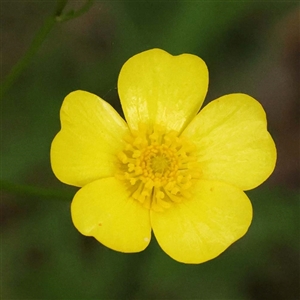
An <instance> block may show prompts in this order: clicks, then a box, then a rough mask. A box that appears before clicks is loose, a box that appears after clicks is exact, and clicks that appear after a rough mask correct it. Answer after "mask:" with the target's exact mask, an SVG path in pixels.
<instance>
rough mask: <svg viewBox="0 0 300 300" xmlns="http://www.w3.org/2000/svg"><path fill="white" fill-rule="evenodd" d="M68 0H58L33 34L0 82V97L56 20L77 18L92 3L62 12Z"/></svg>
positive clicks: (25, 65) (27, 62) (22, 69)
mask: <svg viewBox="0 0 300 300" xmlns="http://www.w3.org/2000/svg"><path fill="white" fill-rule="evenodd" d="M67 2H68V0H58V1H57V5H56V9H55V11H54V13H53V14H52V15H51V16H49V17H48V18H47V19H46V20H45V22H44V24H43V25H42V27H41V28H40V30H39V31H38V32H37V34H36V35H35V37H34V39H33V41H32V43H31V45H30V47H29V49H28V50H27V52H26V53H25V54H24V55H23V57H21V59H20V60H19V61H18V62H17V63H16V64H15V66H14V67H13V68H12V70H11V71H10V73H9V74H8V75H7V77H6V78H5V80H4V82H3V84H1V95H0V98H1V99H2V98H3V96H4V94H5V93H6V92H7V91H8V90H9V89H10V87H11V86H12V85H13V83H14V82H15V81H16V79H17V78H18V77H19V76H20V74H21V73H22V72H23V71H24V69H25V68H26V67H27V66H28V65H29V63H30V61H31V60H32V58H33V57H34V56H35V54H36V53H37V51H38V50H39V48H40V47H41V45H42V43H43V42H44V41H45V39H46V37H47V35H48V34H49V32H50V31H51V30H52V28H53V27H54V25H55V24H56V23H58V22H64V21H69V20H71V19H74V18H77V17H79V16H81V15H82V14H84V13H85V12H87V11H88V10H89V9H90V7H91V6H92V4H93V0H87V2H86V3H85V4H84V5H83V6H82V8H80V9H79V10H78V11H70V12H68V13H65V14H63V13H62V11H63V9H64V8H65V6H66V5H67Z"/></svg>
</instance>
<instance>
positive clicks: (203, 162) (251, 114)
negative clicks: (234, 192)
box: [182, 94, 276, 190]
mask: <svg viewBox="0 0 300 300" xmlns="http://www.w3.org/2000/svg"><path fill="white" fill-rule="evenodd" d="M182 135H183V136H186V137H188V138H189V139H190V140H192V141H193V142H194V143H195V144H196V146H197V148H198V150H197V151H198V153H197V156H198V161H199V167H200V168H201V172H202V178H203V179H209V180H220V181H224V182H227V183H230V184H234V185H236V186H238V187H240V188H242V189H243V190H249V189H252V188H254V187H256V186H258V185H260V184H261V183H262V182H264V181H265V180H266V179H267V178H268V177H269V176H270V174H271V173H272V172H273V170H274V168H275V163H276V147H275V144H274V142H273V140H272V137H271V136H270V134H269V133H268V131H267V121H266V115H265V112H264V110H263V108H262V106H261V105H260V104H259V102H257V101H256V100H255V99H253V98H251V97H250V96H248V95H245V94H230V95H226V96H223V97H220V98H218V99H217V100H215V101H212V102H211V103H209V104H208V105H207V106H206V107H204V108H203V110H201V111H200V113H199V114H198V115H197V116H196V117H195V119H194V120H193V121H192V122H191V123H190V124H189V125H188V127H187V128H186V130H185V131H184V132H183V134H182Z"/></svg>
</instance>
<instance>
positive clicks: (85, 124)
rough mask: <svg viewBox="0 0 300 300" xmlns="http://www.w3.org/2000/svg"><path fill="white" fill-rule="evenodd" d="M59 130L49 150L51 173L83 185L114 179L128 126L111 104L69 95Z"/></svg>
mask: <svg viewBox="0 0 300 300" xmlns="http://www.w3.org/2000/svg"><path fill="white" fill-rule="evenodd" d="M60 119H61V130H60V132H59V133H58V134H57V135H56V136H55V138H54V140H53V142H52V144H51V150H50V159H51V166H52V169H53V172H54V174H55V175H56V176H57V178H58V179H59V180H61V181H62V182H64V183H67V184H70V185H74V186H84V185H85V184H87V183H89V182H92V181H94V180H96V179H99V178H103V177H110V176H114V174H115V171H116V163H115V161H116V157H115V154H116V153H117V152H118V151H120V150H121V149H122V148H123V147H124V143H125V142H124V141H123V137H124V136H125V135H126V134H128V127H127V124H126V123H125V121H124V120H123V119H122V118H121V117H120V115H119V114H118V113H117V112H116V111H115V110H114V109H113V107H111V105H110V104H108V103H107V102H105V101H104V100H102V99H101V98H100V97H98V96H96V95H94V94H92V93H89V92H85V91H81V90H79V91H75V92H71V93H70V94H68V95H67V96H66V98H65V99H64V102H63V104H62V107H61V110H60Z"/></svg>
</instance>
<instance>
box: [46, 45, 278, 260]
mask: <svg viewBox="0 0 300 300" xmlns="http://www.w3.org/2000/svg"><path fill="white" fill-rule="evenodd" d="M207 88H208V70H207V67H206V65H205V63H204V62H203V60H201V59H200V58H199V57H197V56H195V55H190V54H182V55H179V56H172V55H170V54H168V53H167V52H165V51H163V50H160V49H152V50H149V51H145V52H142V53H139V54H137V55H135V56H133V57H132V58H130V59H129V60H128V61H127V62H126V63H125V64H124V65H123V67H122V69H121V72H120V75H119V79H118V92H119V96H120V100H121V104H122V108H123V112H124V115H125V119H126V122H125V121H124V120H123V119H122V118H121V117H120V116H119V115H118V113H117V112H116V111H115V110H114V109H113V108H112V107H111V106H110V105H109V104H108V103H107V102H105V101H104V100H102V99H101V98H99V97H98V96H96V95H94V94H91V93H88V92H84V91H75V92H72V93H70V94H69V95H68V96H67V97H66V98H65V100H64V102H63V104H62V108H61V112H60V118H61V130H60V132H59V133H58V134H57V135H56V137H55V138H54V140H53V142H52V146H51V164H52V169H53V171H54V173H55V175H56V176H57V178H58V179H59V180H61V181H62V182H64V183H66V184H70V185H74V186H78V187H81V189H80V190H79V191H78V192H77V193H76V195H75V197H74V199H73V201H72V204H71V214H72V220H73V223H74V225H75V227H76V228H77V229H78V230H79V231H80V232H81V233H82V234H84V235H87V236H93V237H95V238H96V239H97V240H98V241H99V242H101V243H102V244H103V245H105V246H107V247H109V248H111V249H114V250H117V251H121V252H139V251H142V250H144V249H145V248H146V247H147V245H148V244H149V242H150V239H151V231H152V230H153V233H154V235H155V237H156V239H157V241H158V243H159V245H160V246H161V248H162V249H163V250H164V251H165V252H166V253H167V254H168V255H169V256H171V257H172V258H173V259H175V260H177V261H180V262H184V263H201V262H205V261H207V260H210V259H212V258H214V257H216V256H218V255H219V254H220V253H222V252H223V251H224V250H225V249H226V248H227V247H228V246H230V245H231V244H232V243H233V242H235V241H236V240H238V239H239V238H241V237H242V236H243V235H244V234H245V233H246V231H247V230H248V227H249V226H250V223H251V220H252V206H251V203H250V201H249V199H248V197H247V196H246V194H245V193H244V192H243V191H245V190H250V189H253V188H255V187H257V186H258V185H260V184H261V183H262V182H263V181H265V180H266V179H267V178H268V177H269V175H270V174H271V173H272V171H273V169H274V167H275V161H276V148H275V145H274V142H273V140H272V138H271V136H270V134H269V133H268V131H267V121H266V115H265V112H264V110H263V108H262V106H261V105H260V104H259V103H258V102H257V101H256V100H254V99H253V98H251V97H250V96H248V95H245V94H230V95H226V96H223V97H220V98H218V99H216V100H214V101H212V102H211V103H209V104H208V105H206V106H205V107H204V108H203V109H202V110H201V111H200V112H199V113H198V111H199V109H200V107H201V105H202V103H203V101H204V98H205V95H206V93H207Z"/></svg>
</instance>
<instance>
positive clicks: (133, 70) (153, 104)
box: [118, 49, 208, 131]
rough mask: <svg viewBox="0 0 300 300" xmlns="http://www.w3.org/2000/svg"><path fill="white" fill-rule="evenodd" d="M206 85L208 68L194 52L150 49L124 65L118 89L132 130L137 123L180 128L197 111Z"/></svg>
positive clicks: (177, 129) (178, 129)
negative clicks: (183, 52)
mask: <svg viewBox="0 0 300 300" xmlns="http://www.w3.org/2000/svg"><path fill="white" fill-rule="evenodd" d="M207 88H208V70H207V67H206V64H205V62H204V61H203V60H202V59H201V58H199V57H198V56H196V55H192V54H181V55H177V56H173V55H171V54H169V53H167V52H166V51H163V50H161V49H151V50H148V51H144V52H142V53H139V54H137V55H135V56H133V57H131V58H130V59H129V60H128V61H127V62H125V64H124V65H123V67H122V69H121V72H120V75H119V79H118V90H119V96H120V100H121V104H122V107H123V111H124V114H125V117H126V120H127V122H128V125H129V127H130V128H131V129H133V130H137V129H138V126H139V124H140V123H144V124H147V125H148V126H153V125H154V124H159V125H161V126H163V127H164V128H166V129H167V130H176V131H182V129H183V128H184V127H185V126H186V125H187V124H188V122H190V120H191V119H192V118H193V117H194V116H195V115H196V113H197V112H198V111H199V109H200V107H201V105H202V103H203V101H204V98H205V95H206V93H207Z"/></svg>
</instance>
